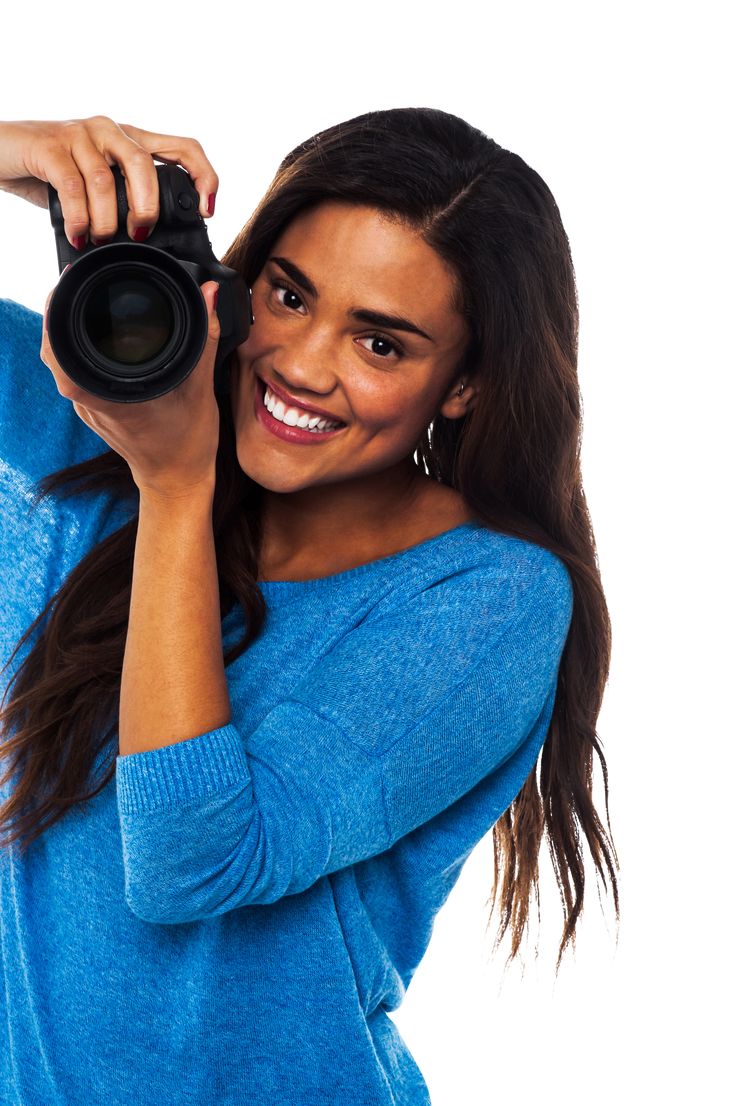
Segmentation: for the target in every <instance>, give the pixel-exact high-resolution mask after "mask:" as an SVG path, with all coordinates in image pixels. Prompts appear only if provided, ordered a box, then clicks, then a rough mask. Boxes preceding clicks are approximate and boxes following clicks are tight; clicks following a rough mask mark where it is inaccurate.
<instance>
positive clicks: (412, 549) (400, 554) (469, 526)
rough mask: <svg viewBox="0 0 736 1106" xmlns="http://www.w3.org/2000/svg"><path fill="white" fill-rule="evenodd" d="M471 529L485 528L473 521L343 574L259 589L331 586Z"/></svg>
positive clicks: (260, 583)
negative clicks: (460, 531)
mask: <svg viewBox="0 0 736 1106" xmlns="http://www.w3.org/2000/svg"><path fill="white" fill-rule="evenodd" d="M471 529H472V530H482V529H485V528H484V526H483V524H482V523H480V522H476V521H475V520H473V519H471V520H470V521H468V522H461V523H459V524H458V525H457V526H453V527H451V528H450V529H449V530H442V531H441V532H440V533H439V534H434V535H433V536H432V537H431V538H425V539H424V541H420V542H415V544H414V545H409V546H407V547H406V549H399V550H397V551H396V552H395V553H388V554H387V555H386V556H385V557H377V558H376V559H375V560H372V561H366V562H365V564H362V565H355V567H354V568H346V569H345V570H344V571H343V572H333V573H331V574H330V575H329V576H313V577H311V578H310V579H308V580H258V587H259V588H262V589H263V590H264V591H266V592H283V591H288V590H289V589H292V590H295V589H298V588H309V587H318V586H319V585H320V584H330V583H336V582H338V581H341V580H349V579H352V578H353V577H355V576H362V575H363V574H364V573H366V572H370V571H371V569H375V568H376V567H377V566H380V565H385V564H388V563H389V562H391V561H395V560H397V559H398V558H399V557H405V556H406V555H407V554H408V553H415V552H416V551H417V550H419V549H426V548H427V547H428V546H431V545H436V544H437V543H438V542H441V541H445V540H446V539H447V538H449V537H451V536H452V535H453V534H457V532H458V531H459V530H471Z"/></svg>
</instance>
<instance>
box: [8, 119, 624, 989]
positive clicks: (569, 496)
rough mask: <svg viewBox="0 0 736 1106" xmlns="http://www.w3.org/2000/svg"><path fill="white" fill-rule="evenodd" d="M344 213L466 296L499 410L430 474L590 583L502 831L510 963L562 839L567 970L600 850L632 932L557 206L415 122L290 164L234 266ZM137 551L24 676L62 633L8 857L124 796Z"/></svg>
mask: <svg viewBox="0 0 736 1106" xmlns="http://www.w3.org/2000/svg"><path fill="white" fill-rule="evenodd" d="M326 199H341V200H346V201H349V202H355V203H360V204H367V205H370V206H373V207H376V208H379V209H381V210H382V211H384V212H386V213H388V214H391V215H392V216H393V217H396V218H398V219H401V220H403V221H404V222H405V223H406V224H407V225H409V226H411V227H413V228H416V229H418V230H419V231H420V232H421V233H422V234H423V236H424V238H425V240H426V241H427V242H428V244H429V245H431V246H432V247H433V248H434V249H435V250H436V251H437V253H438V254H439V255H440V256H441V257H442V258H443V259H444V260H445V261H446V262H447V263H448V264H449V265H450V266H451V267H452V269H453V270H454V272H455V273H456V274H457V277H458V280H459V288H460V289H461V296H462V302H461V303H459V304H458V307H459V309H460V310H461V311H462V312H463V313H464V315H465V317H466V319H467V321H468V324H469V326H470V330H471V334H472V340H471V342H470V345H469V348H468V351H467V354H466V356H465V358H464V360H463V363H462V364H461V365H459V366H458V373H457V378H458V380H459V379H461V377H462V374H463V373H467V374H476V373H478V374H480V380H479V394H478V399H477V402H476V404H475V406H474V408H472V409H471V410H470V412H469V413H468V414H466V416H465V417H464V418H461V419H452V420H451V419H445V418H444V417H443V416H442V415H440V414H438V415H437V417H436V418H435V420H434V421H433V422H432V424H431V425H430V426H429V427H428V428H427V429H426V431H425V432H424V434H423V435H422V438H421V439H420V441H419V442H418V443H417V447H416V452H415V459H416V460H417V462H418V464H420V465H421V466H422V467H423V469H424V470H425V471H426V473H428V474H429V475H430V476H431V477H433V478H434V479H435V480H437V481H439V482H441V483H443V484H445V485H448V486H450V487H453V488H456V489H457V490H458V491H459V492H460V493H461V494H462V495H463V497H464V498H465V500H466V502H467V503H468V505H469V507H470V508H471V510H472V511H473V513H474V515H475V517H476V518H477V519H478V520H479V521H480V522H482V523H483V524H484V525H487V526H488V527H489V528H491V529H493V530H496V531H499V532H502V533H505V534H508V535H511V536H513V537H518V538H522V539H525V540H528V541H532V542H535V543H537V544H539V545H542V546H545V547H546V548H547V549H550V550H551V551H552V552H554V553H556V554H557V555H558V556H559V557H560V558H561V559H562V560H563V561H564V563H565V564H566V566H567V568H568V570H569V573H570V576H571V579H572V584H573V615H572V622H571V625H570V630H569V633H568V637H567V641H566V644H565V649H564V652H563V655H562V659H561V663H560V669H559V679H558V688H557V696H556V701H555V705H554V712H553V714H552V719H551V723H550V727H549V733H548V736H547V739H546V741H545V744H544V746H543V750H542V753H541V756H540V761H539V764H538V772H537V771H535V772H532V773H531V774H530V776H529V778H528V779H527V781H526V783H525V785H524V787H523V788H522V790H521V792H520V793H519V795H518V796H517V798H516V799H515V800H514V802H513V803H512V804H511V806H510V807H509V809H508V810H507V811H506V813H505V814H503V815H502V816H501V818H500V819H499V820H498V821H497V822H496V824H495V826H494V829H493V845H494V883H493V890H492V908H493V907H495V905H496V902H497V900H498V902H499V904H500V922H499V929H498V936H497V940H496V944H497V945H498V943H499V942H500V941H501V939H502V938H503V936H504V934H505V933H506V931H507V930H508V929H509V927H510V933H511V951H510V957H509V958H510V959H513V958H514V957H515V956H516V955H517V952H518V950H519V947H520V943H521V938H522V935H523V932H524V929H525V927H526V925H527V921H528V912H529V903H530V900H531V897H532V894H533V893H535V894H536V898H537V907H538V906H539V882H538V881H539V850H540V845H541V841H542V838H543V836H546V840H547V843H548V846H549V850H550V854H551V859H552V863H553V867H554V871H555V876H556V879H557V883H558V886H559V889H560V893H561V899H562V904H563V910H564V924H563V932H562V937H561V941H560V945H559V951H558V957H557V969H559V966H560V962H561V958H562V954H563V952H564V950H565V948H566V947H567V945H568V943H569V942H571V941H572V944H573V946H574V943H575V926H576V923H577V920H578V917H579V915H580V912H581V910H582V906H583V891H584V884H585V863H584V861H585V858H584V855H583V851H582V847H581V832H580V831H582V835H583V836H584V837H585V840H586V842H587V845H588V849H589V851H590V854H591V856H592V859H593V863H594V865H595V870H596V873H597V875H596V878H598V876H600V877H601V879H602V881H603V884H604V886H607V884H606V874H608V877H609V878H610V883H611V889H612V892H613V898H614V904H615V911H616V918H617V919H618V917H619V903H618V887H617V882H616V874H615V868H617V867H618V860H617V857H616V851H615V847H614V845H613V840H612V837H611V836H610V829H611V827H610V819H609V815H608V774H607V770H606V762H605V758H604V756H603V753H602V750H601V746H600V742H599V739H598V736H597V733H596V728H595V727H596V722H597V718H598V714H599V711H600V708H601V703H602V698H603V692H604V687H605V685H606V682H607V679H608V671H609V664H610V653H611V626H610V619H609V614H608V609H607V605H606V600H605V597H604V593H603V588H602V585H601V578H600V572H599V568H598V564H597V555H596V548H595V539H594V536H593V528H592V525H591V519H590V516H589V512H588V509H587V506H586V501H585V496H584V493H583V488H582V480H581V467H580V446H581V400H580V393H579V385H578V379H577V342H578V304H577V294H576V287H575V275H574V270H573V264H572V258H571V255H570V246H569V242H568V239H567V235H566V233H565V230H564V228H563V225H562V220H561V217H560V213H559V210H558V208H557V204H556V203H555V200H554V198H553V196H552V193H551V192H550V189H549V188H548V186H547V185H546V184H545V182H544V181H543V180H542V179H541V177H540V176H539V175H538V174H537V173H536V172H535V171H534V170H533V169H531V168H530V167H529V166H528V165H527V164H526V163H525V162H524V161H523V160H522V159H521V158H520V157H519V156H518V155H516V154H514V153H511V152H510V151H509V150H506V149H504V148H503V147H501V146H499V145H498V144H497V143H496V142H494V141H493V140H492V139H490V138H488V137H487V136H486V135H485V134H483V133H482V132H481V131H479V130H477V129H475V128H474V127H471V126H470V125H469V124H467V123H466V122H464V121H463V120H462V119H459V118H457V117H456V116H453V115H449V114H447V113H445V112H441V111H438V110H434V109H426V108H400V109H394V110H390V111H376V112H369V113H367V114H365V115H361V116H358V117H357V118H355V119H352V120H350V121H348V122H345V123H340V124H338V125H336V126H333V127H330V128H328V129H327V130H324V131H322V132H320V133H319V134H317V135H315V136H314V137H312V138H310V139H309V140H307V141H306V142H304V143H303V144H301V145H300V146H298V147H297V148H296V149H294V150H293V151H292V152H291V153H290V154H288V155H287V157H286V158H285V159H284V161H283V162H282V163H281V166H280V167H279V171H278V173H277V174H276V177H275V179H274V181H273V183H272V184H271V186H270V187H269V189H268V191H267V193H266V195H265V197H264V198H263V200H262V201H261V203H260V204H259V206H258V208H257V209H256V211H255V213H254V214H253V216H252V218H251V219H250V221H249V222H248V224H247V225H246V226H245V227H244V228H243V230H242V231H241V233H240V234H239V235H238V236H237V238H236V239H235V241H234V242H233V244H232V245H231V246H230V248H229V249H228V251H227V253H226V254H225V256H224V257H223V258H222V261H223V263H224V264H225V265H228V266H231V267H232V268H234V269H237V270H238V271H239V272H240V273H242V275H243V277H244V278H245V279H246V281H248V283H250V284H251V285H252V284H253V282H254V281H255V279H256V278H257V276H258V275H259V273H260V271H261V269H262V268H263V265H264V263H265V261H266V258H267V257H268V255H269V252H270V251H271V248H272V246H273V245H274V243H275V242H276V240H277V239H278V237H279V235H280V234H281V233H282V231H283V230H284V229H285V227H286V226H287V224H288V223H289V221H290V220H291V219H292V218H293V217H294V216H295V215H296V214H297V212H299V211H301V210H303V209H305V208H306V207H308V206H310V205H314V204H317V203H319V202H320V201H323V200H326ZM232 364H233V365H234V362H232ZM218 404H219V407H220V420H221V434H220V445H219V450H218V455H217V483H216V490H215V497H214V505H213V531H214V538H215V546H216V553H217V567H218V575H219V583H220V607H221V615H222V617H224V616H225V615H226V614H227V613H228V612H229V611H230V610H231V608H232V607H233V605H234V604H235V603H239V604H240V605H241V606H242V608H243V609H244V612H245V616H246V627H247V629H246V633H245V636H244V637H243V639H242V640H241V641H240V642H238V643H236V645H234V646H233V647H232V648H231V649H230V650H229V651H228V652H227V653H226V654H225V656H224V661H225V665H226V666H227V665H229V664H231V663H232V662H233V661H234V660H235V659H236V658H237V657H239V656H241V654H242V653H243V652H244V651H245V650H246V649H247V648H248V646H249V645H250V643H251V642H252V641H253V640H254V639H255V638H256V637H257V636H258V634H259V633H260V631H261V629H262V628H263V625H264V620H265V618H266V609H265V604H264V600H263V596H262V593H261V591H260V589H259V587H258V583H257V580H258V559H259V550H260V542H261V528H260V511H259V492H260V488H259V486H258V485H257V484H255V482H254V481H252V480H251V479H250V478H249V477H248V476H247V475H246V474H245V473H243V471H242V470H241V469H240V466H239V464H238V461H237V454H236V448H235V445H236V443H235V432H234V426H233V416H232V410H231V405H230V397H229V396H218ZM36 486H37V495H36V500H35V504H36V505H38V503H40V502H41V500H43V499H45V498H46V497H48V496H49V495H58V496H59V497H60V498H67V497H69V496H78V495H83V494H87V495H89V494H98V495H100V494H103V493H104V494H108V495H110V494H111V495H113V496H116V497H130V496H132V497H135V496H136V494H137V492H136V488H135V485H134V483H133V480H132V477H131V475H130V471H129V469H128V466H127V464H126V462H125V461H124V460H123V459H122V458H121V457H119V456H118V455H117V454H116V453H115V452H114V451H113V450H108V451H107V452H105V453H102V454H101V455H100V456H98V457H95V458H93V459H91V460H88V461H85V462H83V463H81V464H77V465H74V466H71V467H69V468H66V469H62V470H60V471H59V472H55V473H52V474H50V475H48V476H45V477H44V478H43V479H41V480H40V481H38V483H37V485H36ZM134 502H135V500H134ZM136 532H137V515H136V516H135V517H133V518H131V520H130V521H129V522H127V523H126V524H125V525H123V526H122V527H121V528H120V529H118V530H117V531H116V532H115V533H113V534H111V535H110V536H109V537H107V538H106V539H105V540H104V541H102V542H100V543H99V544H98V545H96V546H95V547H94V548H93V549H92V550H91V551H90V552H89V553H88V554H87V555H86V556H85V557H84V558H83V559H82V560H81V562H80V563H79V564H77V565H76V567H75V568H74V569H73V570H72V571H71V572H70V573H69V575H68V577H67V578H66V580H65V581H63V583H62V585H61V586H60V587H59V589H58V591H57V592H56V594H55V595H54V596H52V598H51V599H50V601H49V603H48V605H47V606H46V608H45V609H44V610H43V611H42V612H41V614H40V615H39V616H38V618H37V619H36V620H35V621H34V622H33V623H32V624H31V626H30V627H29V628H28V629H27V630H26V632H25V633H24V635H23V637H22V638H21V640H20V641H19V642H18V644H17V646H16V648H15V650H14V652H13V654H12V656H11V658H10V660H9V661H8V664H10V663H11V662H12V661H13V659H14V658H15V656H16V654H17V652H18V650H19V649H20V648H21V647H22V646H24V645H25V644H26V643H27V642H28V640H29V639H30V637H31V635H32V634H34V633H35V631H36V630H37V629H39V627H42V630H41V632H40V634H39V637H38V640H37V641H36V643H35V644H34V646H33V648H32V650H30V652H29V654H28V656H27V657H26V659H25V660H24V662H23V664H22V665H21V666H20V667H19V669H18V671H17V672H16V673H15V675H14V677H13V680H12V681H11V683H10V685H9V688H8V690H10V687H12V688H13V692H12V697H11V698H10V700H9V702H8V704H7V706H4V708H3V709H2V711H0V727H1V728H2V729H1V730H0V735H1V736H2V738H3V743H2V746H0V752H2V754H3V755H4V756H7V757H8V758H9V762H10V767H9V768H8V770H7V771H6V773H5V774H4V776H3V777H2V780H0V783H5V782H7V780H9V779H10V778H11V776H12V775H13V774H14V773H17V781H16V785H15V787H14V790H13V791H12V792H11V795H10V798H9V799H8V800H7V801H6V802H5V803H4V804H3V806H2V808H0V828H5V829H9V830H10V832H9V835H8V836H6V840H5V841H3V842H2V844H3V845H5V846H7V845H10V844H11V843H12V842H14V841H18V842H19V843H20V844H21V849H22V850H25V849H26V848H27V847H28V846H29V845H30V843H31V842H32V841H33V840H34V839H35V838H37V837H38V836H39V835H40V834H41V833H42V832H43V831H44V830H45V829H46V828H47V827H49V826H51V825H52V824H53V823H54V822H55V821H57V820H58V819H59V818H61V817H62V816H63V814H64V812H65V811H66V810H67V809H68V808H69V807H71V806H72V805H74V804H76V803H83V802H86V801H87V800H88V799H91V798H92V797H94V796H95V795H97V794H98V793H99V792H100V791H101V790H102V789H103V788H104V787H105V786H106V785H107V784H108V783H109V781H110V780H111V778H112V777H113V775H114V772H115V756H116V754H117V750H116V748H115V743H114V742H113V743H112V745H110V744H109V743H110V739H111V738H112V737H113V736H114V734H115V732H116V726H117V711H118V708H119V693H120V677H121V672H122V662H123V654H124V648H125V637H126V630H127V620H128V610H129V605H130V593H131V583H132V572H133V555H134V550H135V541H136ZM7 666H8V665H7V664H6V666H5V667H6V668H7ZM6 696H7V692H6ZM3 702H4V700H3ZM106 748H107V751H108V755H109V764H108V768H107V771H106V772H103V775H102V778H101V780H100V781H97V782H96V783H95V781H92V780H91V779H90V776H91V770H92V768H93V766H94V764H95V760H96V758H97V757H98V756H99V755H100V754H101V753H103V752H104V751H105V749H106ZM593 753H595V754H596V756H597V757H598V758H599V761H600V765H601V767H602V771H603V780H604V786H605V802H606V821H607V825H608V833H607V832H606V829H605V827H604V825H603V823H602V822H601V819H600V818H599V816H598V813H597V811H596V809H595V806H594V804H593V798H592V790H593V771H592V770H593ZM537 775H538V777H539V778H538V779H537Z"/></svg>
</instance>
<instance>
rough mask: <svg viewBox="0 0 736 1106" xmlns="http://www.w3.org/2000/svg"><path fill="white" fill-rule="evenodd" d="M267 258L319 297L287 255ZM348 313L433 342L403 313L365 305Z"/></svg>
mask: <svg viewBox="0 0 736 1106" xmlns="http://www.w3.org/2000/svg"><path fill="white" fill-rule="evenodd" d="M268 260H269V261H274V262H275V263H276V264H277V265H278V266H279V267H280V268H281V269H283V270H284V272H285V273H286V275H287V276H289V277H291V279H292V280H293V281H294V283H295V284H298V285H299V287H300V288H303V289H304V291H305V292H308V293H309V295H310V296H312V297H313V298H314V299H319V292H318V291H317V289H316V288H315V286H314V284H313V283H312V281H311V280H310V279H309V277H308V276H307V274H306V273H303V272H302V270H301V269H300V268H299V266H298V265H295V264H294V262H293V261H289V259H288V258H287V257H269V259H268ZM350 314H351V315H352V316H353V318H354V319H357V320H358V321H359V322H361V323H368V324H369V325H370V326H382V327H385V328H386V329H387V330H406V331H408V332H409V333H411V334H418V335H419V336H420V338H426V339H427V341H429V342H434V338H432V337H431V336H430V335H429V334H427V332H426V331H425V330H422V329H421V328H420V327H418V326H417V325H416V324H415V323H412V322H410V321H409V319H405V318H404V317H403V315H386V314H385V313H384V312H382V311H371V310H369V309H368V308H367V307H353V308H352V309H351V311H350Z"/></svg>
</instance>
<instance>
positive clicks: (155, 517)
mask: <svg viewBox="0 0 736 1106" xmlns="http://www.w3.org/2000/svg"><path fill="white" fill-rule="evenodd" d="M214 488H215V480H214V475H213V478H212V481H211V483H206V484H204V485H202V486H200V488H199V489H195V491H194V492H192V493H190V494H189V495H188V496H187V497H185V498H182V499H159V498H156V497H155V496H152V495H149V494H147V493H144V492H142V493H141V499H140V513H139V518H138V535H137V538H136V545H135V558H134V562H133V584H132V592H131V597H130V614H129V621H128V635H127V639H126V643H125V656H124V660H123V674H122V681H121V688H120V727H119V735H120V755H121V756H129V755H130V754H131V753H140V752H144V751H146V750H149V749H158V748H161V746H164V745H174V744H175V743H176V742H179V741H186V740H188V739H189V738H192V737H197V736H198V735H199V734H202V733H207V732H208V731H210V730H215V729H218V728H219V727H221V726H224V725H226V724H227V723H228V722H229V721H230V718H231V713H230V700H229V697H228V689H227V681H226V678H225V665H224V661H223V652H222V632H221V624H220V599H219V587H218V580H217V562H216V558H215V539H214V535H213V532H212V502H213V498H214Z"/></svg>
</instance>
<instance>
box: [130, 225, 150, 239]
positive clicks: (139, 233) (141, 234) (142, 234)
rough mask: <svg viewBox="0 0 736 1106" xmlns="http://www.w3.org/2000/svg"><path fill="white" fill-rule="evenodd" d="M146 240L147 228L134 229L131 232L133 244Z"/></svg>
mask: <svg viewBox="0 0 736 1106" xmlns="http://www.w3.org/2000/svg"><path fill="white" fill-rule="evenodd" d="M147 238H148V227H136V228H135V230H134V231H133V241H134V242H145V240H146V239H147Z"/></svg>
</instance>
